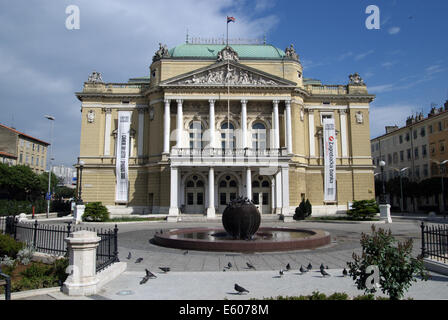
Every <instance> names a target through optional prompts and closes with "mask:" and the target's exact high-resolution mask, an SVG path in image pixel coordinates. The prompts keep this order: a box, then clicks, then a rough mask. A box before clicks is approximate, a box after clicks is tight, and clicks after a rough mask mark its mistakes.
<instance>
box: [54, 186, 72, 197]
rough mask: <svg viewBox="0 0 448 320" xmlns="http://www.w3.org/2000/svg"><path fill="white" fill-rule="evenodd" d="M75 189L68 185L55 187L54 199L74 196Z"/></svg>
mask: <svg viewBox="0 0 448 320" xmlns="http://www.w3.org/2000/svg"><path fill="white" fill-rule="evenodd" d="M75 191H76V190H75V189H72V188H68V187H56V189H55V198H56V199H68V198H74V197H75Z"/></svg>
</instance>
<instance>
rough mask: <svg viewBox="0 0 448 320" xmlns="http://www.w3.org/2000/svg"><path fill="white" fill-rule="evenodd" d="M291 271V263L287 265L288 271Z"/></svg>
mask: <svg viewBox="0 0 448 320" xmlns="http://www.w3.org/2000/svg"><path fill="white" fill-rule="evenodd" d="M289 270H291V266H290V265H289V263H288V264H287V265H286V271H289Z"/></svg>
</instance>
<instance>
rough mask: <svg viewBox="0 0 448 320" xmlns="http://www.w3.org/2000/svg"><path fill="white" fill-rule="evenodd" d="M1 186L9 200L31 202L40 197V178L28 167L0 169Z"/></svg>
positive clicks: (3, 167)
mask: <svg viewBox="0 0 448 320" xmlns="http://www.w3.org/2000/svg"><path fill="white" fill-rule="evenodd" d="M0 173H1V174H0V177H1V178H0V186H1V188H2V189H4V190H6V192H7V193H8V194H9V196H8V198H9V199H15V200H30V199H35V198H36V197H38V196H39V191H40V189H39V178H38V176H37V175H36V174H35V173H34V172H33V170H32V169H31V168H30V167H28V166H23V165H20V166H11V167H8V166H6V165H5V164H2V166H1V167H0Z"/></svg>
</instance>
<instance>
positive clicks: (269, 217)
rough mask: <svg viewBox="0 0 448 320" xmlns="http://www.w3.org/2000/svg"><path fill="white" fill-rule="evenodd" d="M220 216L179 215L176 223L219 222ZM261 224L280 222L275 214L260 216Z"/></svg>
mask: <svg viewBox="0 0 448 320" xmlns="http://www.w3.org/2000/svg"><path fill="white" fill-rule="evenodd" d="M221 219H222V215H221V214H217V215H216V217H215V218H213V219H207V216H206V215H204V214H185V213H183V214H181V215H180V216H179V218H178V220H177V221H178V222H221ZM261 221H262V222H271V221H272V222H275V221H280V217H279V215H277V214H262V215H261Z"/></svg>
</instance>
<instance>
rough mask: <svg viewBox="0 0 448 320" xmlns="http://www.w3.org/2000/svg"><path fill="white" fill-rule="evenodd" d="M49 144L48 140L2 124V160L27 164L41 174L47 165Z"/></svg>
mask: <svg viewBox="0 0 448 320" xmlns="http://www.w3.org/2000/svg"><path fill="white" fill-rule="evenodd" d="M49 145H50V144H49V143H48V142H45V141H43V140H40V139H37V138H34V137H32V136H30V135H28V134H25V133H23V132H20V131H17V130H16V129H14V128H10V127H7V126H5V125H3V124H0V161H1V160H3V162H5V161H6V162H7V163H10V164H12V165H27V166H29V167H30V168H31V169H33V171H34V172H35V173H37V174H41V173H43V172H44V171H45V168H46V165H47V149H48V146H49ZM5 159H8V160H5Z"/></svg>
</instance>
